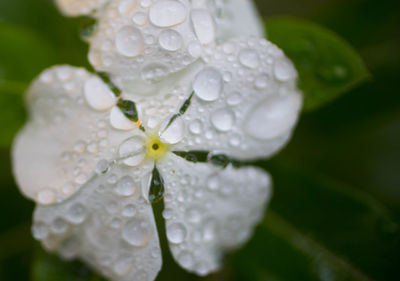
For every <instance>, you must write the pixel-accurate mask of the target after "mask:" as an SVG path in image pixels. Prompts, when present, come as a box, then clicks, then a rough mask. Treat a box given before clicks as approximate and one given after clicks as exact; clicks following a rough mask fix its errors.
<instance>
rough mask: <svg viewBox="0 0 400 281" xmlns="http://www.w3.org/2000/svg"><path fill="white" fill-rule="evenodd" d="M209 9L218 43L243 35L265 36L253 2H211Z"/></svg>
mask: <svg viewBox="0 0 400 281" xmlns="http://www.w3.org/2000/svg"><path fill="white" fill-rule="evenodd" d="M209 7H210V9H211V12H212V15H213V16H214V18H215V21H216V24H217V26H218V32H217V38H218V39H219V40H220V41H222V40H226V39H229V38H233V37H238V36H245V35H253V36H257V37H264V36H265V31H264V26H263V21H262V20H261V17H260V15H259V14H258V12H257V10H256V7H255V4H254V1H253V0H245V1H243V0H222V1H221V0H211V1H209Z"/></svg>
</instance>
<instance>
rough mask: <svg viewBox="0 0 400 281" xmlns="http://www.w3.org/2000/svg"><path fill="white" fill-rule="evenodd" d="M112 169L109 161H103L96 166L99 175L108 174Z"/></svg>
mask: <svg viewBox="0 0 400 281" xmlns="http://www.w3.org/2000/svg"><path fill="white" fill-rule="evenodd" d="M109 168H110V163H108V161H107V160H105V159H102V160H100V161H99V162H97V164H96V168H95V172H96V174H98V175H101V174H106V173H107V172H108V170H109Z"/></svg>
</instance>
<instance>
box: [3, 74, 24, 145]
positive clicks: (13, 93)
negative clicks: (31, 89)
mask: <svg viewBox="0 0 400 281" xmlns="http://www.w3.org/2000/svg"><path fill="white" fill-rule="evenodd" d="M24 90H25V84H22V83H19V82H11V81H6V82H5V81H3V82H2V81H0V108H1V111H0V124H3V126H2V128H1V130H0V147H9V146H10V145H11V143H12V140H13V138H14V136H15V134H16V133H17V131H18V130H19V129H20V128H21V127H22V125H23V124H24V122H25V120H26V112H25V109H24V102H23V98H22V97H23V95H22V94H23V92H24Z"/></svg>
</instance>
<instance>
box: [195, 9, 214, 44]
mask: <svg viewBox="0 0 400 281" xmlns="http://www.w3.org/2000/svg"><path fill="white" fill-rule="evenodd" d="M191 14H192V24H193V29H194V32H195V33H196V36H197V38H198V39H199V41H200V42H201V44H203V45H206V44H210V43H211V42H213V41H214V38H215V27H214V22H213V19H212V17H211V15H210V13H209V12H208V11H207V10H201V9H194V10H192V13H191Z"/></svg>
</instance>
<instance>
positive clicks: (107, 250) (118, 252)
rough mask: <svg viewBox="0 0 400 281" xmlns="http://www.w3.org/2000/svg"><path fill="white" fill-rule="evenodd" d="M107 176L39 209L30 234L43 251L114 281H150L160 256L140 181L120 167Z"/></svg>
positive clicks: (149, 208)
mask: <svg viewBox="0 0 400 281" xmlns="http://www.w3.org/2000/svg"><path fill="white" fill-rule="evenodd" d="M111 171H112V172H108V173H106V174H101V175H99V177H98V178H97V179H94V180H91V181H89V182H88V183H87V184H86V186H85V189H82V190H80V191H79V194H77V195H75V196H73V197H71V198H70V199H68V200H66V201H64V202H63V203H60V204H55V205H52V206H39V207H37V209H36V211H35V216H34V225H33V227H32V232H33V235H34V237H35V238H36V239H38V240H41V241H42V243H43V245H44V246H45V247H46V248H48V249H51V250H57V251H58V252H59V253H60V255H61V256H63V257H65V258H68V259H72V258H76V257H79V258H81V259H83V260H84V261H86V262H88V263H89V264H91V265H92V266H93V267H95V268H97V269H98V270H99V271H101V272H105V274H106V276H108V277H109V278H111V279H113V280H128V279H129V280H134V281H141V280H152V278H154V277H155V274H156V272H158V270H159V269H160V267H161V260H160V258H161V255H160V250H159V245H158V237H157V235H156V228H155V225H154V220H153V218H152V210H151V207H150V206H149V205H148V203H147V202H146V200H145V199H144V198H142V197H141V195H140V194H141V192H140V191H141V189H142V187H141V184H142V180H141V179H136V180H134V179H133V177H132V176H130V175H126V174H124V172H122V170H121V168H112V169H111ZM120 278H122V279H120ZM141 278H144V279H141Z"/></svg>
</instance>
